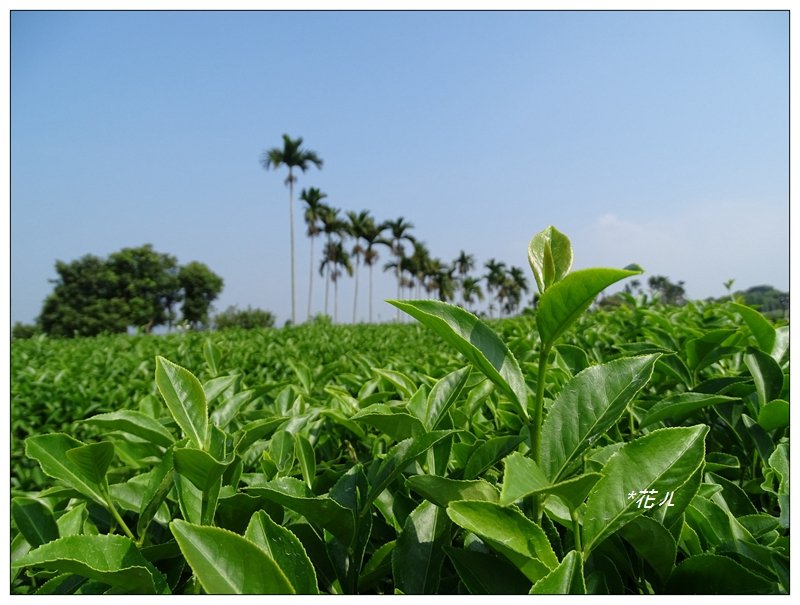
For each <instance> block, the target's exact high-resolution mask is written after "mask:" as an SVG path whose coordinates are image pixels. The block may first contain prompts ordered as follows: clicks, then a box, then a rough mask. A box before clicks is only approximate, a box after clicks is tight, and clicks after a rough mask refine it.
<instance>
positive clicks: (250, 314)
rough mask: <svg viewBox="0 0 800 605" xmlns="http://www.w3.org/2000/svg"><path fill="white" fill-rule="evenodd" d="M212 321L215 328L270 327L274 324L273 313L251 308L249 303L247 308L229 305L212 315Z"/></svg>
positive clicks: (249, 328) (244, 328)
mask: <svg viewBox="0 0 800 605" xmlns="http://www.w3.org/2000/svg"><path fill="white" fill-rule="evenodd" d="M213 323H214V327H215V328H216V329H217V330H228V329H231V328H240V329H243V330H252V329H255V328H271V327H273V326H274V325H275V315H273V314H272V313H270V312H269V311H264V310H262V309H251V308H250V306H249V305H248V307H247V309H239V308H237V307H236V306H231V307H228V308H227V309H225V310H224V311H223V312H222V313H219V314H218V315H216V316H214V322H213Z"/></svg>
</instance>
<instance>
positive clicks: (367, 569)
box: [358, 540, 397, 594]
mask: <svg viewBox="0 0 800 605" xmlns="http://www.w3.org/2000/svg"><path fill="white" fill-rule="evenodd" d="M396 543H397V541H396V540H390V541H389V542H386V543H384V544H383V545H381V546H379V547H378V549H377V550H376V551H375V552H374V553H373V554H372V557H371V558H370V560H369V561H367V562H366V564H365V565H364V567H363V569H362V570H361V573H360V574H359V576H358V591H359V593H361V594H364V593H365V592H366V591H368V590H370V589H372V588H374V586H375V585H376V584H377V583H378V582H380V581H381V580H382V579H383V578H385V577H387V576H388V575H389V574H391V573H392V553H393V552H394V547H395V544H396Z"/></svg>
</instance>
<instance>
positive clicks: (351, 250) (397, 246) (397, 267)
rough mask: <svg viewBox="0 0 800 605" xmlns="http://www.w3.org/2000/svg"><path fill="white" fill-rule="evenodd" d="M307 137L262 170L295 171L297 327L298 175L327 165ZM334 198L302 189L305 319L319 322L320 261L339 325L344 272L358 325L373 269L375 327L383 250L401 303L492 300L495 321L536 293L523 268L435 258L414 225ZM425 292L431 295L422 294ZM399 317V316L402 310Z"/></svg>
mask: <svg viewBox="0 0 800 605" xmlns="http://www.w3.org/2000/svg"><path fill="white" fill-rule="evenodd" d="M302 143H303V139H302V138H300V137H298V138H296V139H293V138H292V137H290V136H289V135H286V134H284V135H283V144H282V146H280V147H274V148H272V149H268V150H266V151H264V153H263V154H262V156H261V165H262V166H263V167H264V168H265V169H266V170H271V169H277V168H279V167H281V166H284V167H286V168H288V171H289V175H288V177H287V178H286V181H285V182H286V185H287V186H288V187H289V240H290V246H291V248H290V265H291V276H292V288H291V290H292V295H291V300H292V307H291V308H292V315H291V319H292V322H295V321H296V316H297V313H296V310H295V307H296V303H295V298H296V295H295V286H294V284H295V262H294V200H293V195H294V193H293V192H294V185H295V183H296V182H297V174H296V172H295V171H296V170H299V171H301V172H306V170H307V169H308V168H309V167H310V166H311V165H314V166H316V167H317V168H322V165H323V161H322V159H321V158H320V157H319V155H318V154H317V153H316V152H314V151H310V150H307V149H304V148H303V147H302ZM327 197H328V195H327V194H326V193H324V192H322V191H320V190H319V189H317V188H315V187H309V188H306V189H302V190H301V191H300V196H299V198H300V200H301V201H302V202H304V204H305V209H304V213H303V218H304V219H305V223H306V227H307V230H306V234H307V235H308V237H309V246H310V256H309V259H310V261H309V262H310V265H309V268H308V271H309V281H308V308H307V310H306V318H307V320H310V319H311V318H312V316H313V315H312V309H311V300H312V292H313V286H314V273H315V270H314V269H315V263H317V262H318V263H319V265H318V272H319V274H320V275H321V276H323V277H324V278H325V307H324V312H325V315H328V314H329V308H330V305H329V299H330V288H329V286H330V284H333V320H334V322H336V321H338V318H339V304H338V301H339V281H340V278H341V277H342V276H343V275H345V274H346V275H348V276H351V277H353V289H354V293H353V310H352V321H353V323H355V322H356V318H357V312H358V302H359V285H360V283H359V269H360V267H361V266H362V265H365V266H366V267H368V271H369V286H368V305H369V313H368V318H369V322H370V323H371V322H372V318H373V312H372V298H373V297H372V273H373V267H374V266H375V265H376V264H377V262H378V260H379V257H380V252H381V250H382V249H383V250H385V251H386V253H387V254H388V256H389V259H388V261H387V262H385V263H384V265H383V270H384V271H390V272H391V273H393V274H394V277H395V280H396V283H397V298H401V297H402V296H403V294H404V293H407V294H408V296H414V297H416V298H421V297H425V296H434V297H436V298H438V299H439V300H443V301H447V302H453V303H457V304H460V305H462V306H463V307H465V308H469V307H472V306H473V305H474V304H475V302H476V301H483V300H484V292H485V293H486V295H487V296H488V299H489V300H488V311H489V315H490V316H494V315H495V313H496V314H497V315H498V316H501V315H503V314H506V315H509V314H512V313H515V312H517V311H518V310H519V308H520V305H521V303H522V300H523V296H524V294H526V293H527V292H528V291H529V288H528V281H527V279H526V277H525V275H526V271H525V270H524V269H522V268H520V267H513V266H512V267H508V266H506V265H505V263H502V262H499V261H496V260H495V259H490V260H488V261H487V262H486V263H484V265H483V267H479V266H478V265H477V264H476V261H475V257H474V256H473V255H471V254H468V253H467V252H465V251H464V250H461V251H460V252H459V254H458V257H457V258H455V259H453V260H452V261H446V260H442V259H441V258H437V257H434V256H432V255H431V253H430V251H429V250H428V247H427V246H426V244H425V242H423V241H422V240H420V239H418V238H417V237H415V236H414V235H413V234H412V232H411V230H412V229H413V228H414V225H412V224H411V223H410V222H408V221H407V220H406V219H405V218H404V217H399V218H397V219H394V220H385V221H379V220H376V219H375V217H373V216H372V215H371V213H370V212H369V211H368V210H361V211H360V212H354V211H346V212H344V213H343V212H342V211H341V210H340V209H339V208H336V207H334V206H332V205H329V204H328V203H326V202H325V201H323V200H326V198H327ZM321 236H324V244H323V247H322V256H321V258H319V259H315V258H314V241H315V240H316V239H317V238H318V237H321ZM476 268H479V269H480V268H482V269H484V270H485V273H482V274H479V275H474V274H472V273H471V272H472V271H473V270H475V269H476ZM423 291H424V294H423ZM397 318H398V319H399V318H400V311H399V310H398V311H397Z"/></svg>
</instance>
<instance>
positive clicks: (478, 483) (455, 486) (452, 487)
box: [406, 475, 499, 507]
mask: <svg viewBox="0 0 800 605" xmlns="http://www.w3.org/2000/svg"><path fill="white" fill-rule="evenodd" d="M406 485H407V486H408V487H409V488H411V489H413V490H414V491H415V492H417V493H418V494H420V495H421V496H422V497H423V498H425V499H426V500H430V501H431V502H433V503H434V504H436V505H437V506H441V507H447V505H448V504H450V502H452V501H454V500H486V501H487V502H497V501H498V499H499V494H498V493H497V488H496V487H494V486H493V485H492V484H491V483H489V482H488V481H484V480H483V479H477V480H474V481H463V480H458V479H448V478H447V477H438V476H436V475H413V476H411V477H409V478H408V479H406Z"/></svg>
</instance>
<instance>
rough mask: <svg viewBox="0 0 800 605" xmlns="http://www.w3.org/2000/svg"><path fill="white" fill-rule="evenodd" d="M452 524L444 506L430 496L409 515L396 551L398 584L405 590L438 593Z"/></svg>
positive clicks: (393, 558) (394, 566) (412, 592)
mask: <svg viewBox="0 0 800 605" xmlns="http://www.w3.org/2000/svg"><path fill="white" fill-rule="evenodd" d="M449 527H450V520H449V519H448V518H447V514H446V513H445V511H444V509H443V508H440V507H438V506H436V505H435V504H432V503H431V502H429V501H427V500H424V501H423V502H422V504H420V505H419V506H418V507H417V508H415V509H414V511H413V512H412V513H411V514H410V515H409V516H408V518H406V522H405V524H404V526H403V531H402V532H401V533H400V537H399V538H398V539H397V542H396V544H395V548H394V552H393V553H392V572H393V574H394V581H395V585H396V586H397V587H398V588H399V589H400V590H402V591H403V593H404V594H436V593H437V591H438V589H439V579H440V577H441V568H442V563H443V561H444V555H445V553H444V551H443V550H442V547H443V546H444V545H446V544H447V543H448V542H449V541H450V536H449V533H448V531H447V530H448V528H449Z"/></svg>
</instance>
